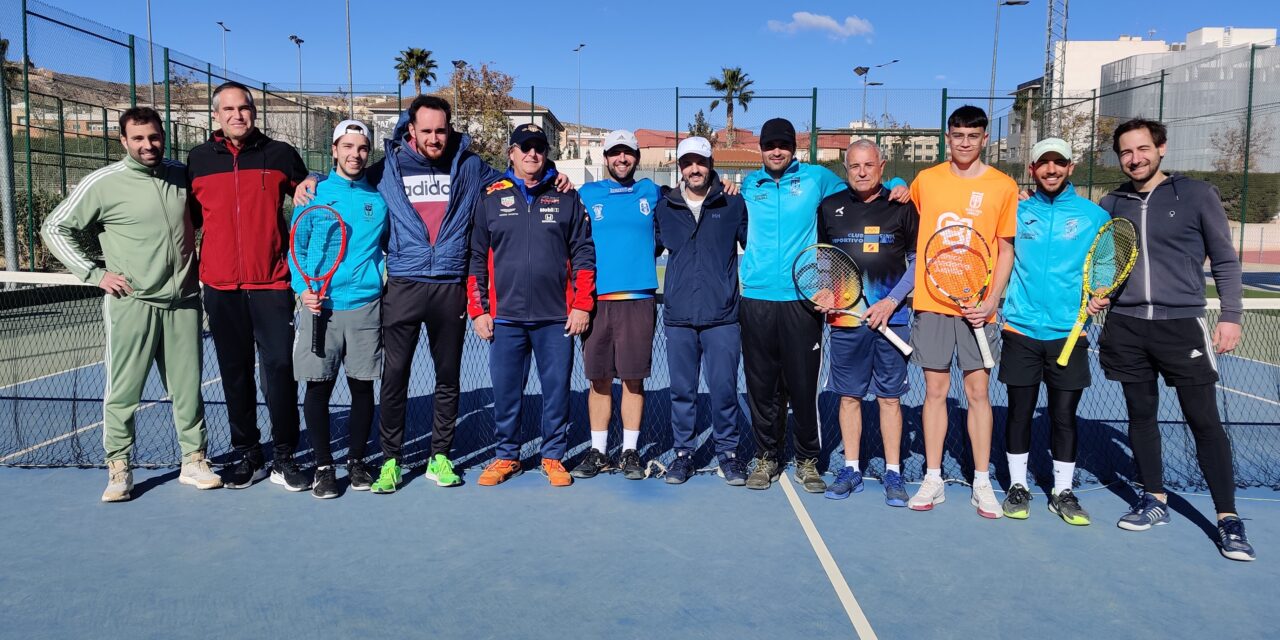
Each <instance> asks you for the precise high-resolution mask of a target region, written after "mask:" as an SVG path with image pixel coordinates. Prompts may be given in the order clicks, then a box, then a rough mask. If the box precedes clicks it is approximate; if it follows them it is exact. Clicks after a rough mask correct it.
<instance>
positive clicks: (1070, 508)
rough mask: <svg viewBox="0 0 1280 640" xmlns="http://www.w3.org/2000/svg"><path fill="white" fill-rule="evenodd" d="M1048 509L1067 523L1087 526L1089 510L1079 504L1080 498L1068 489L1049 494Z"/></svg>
mask: <svg viewBox="0 0 1280 640" xmlns="http://www.w3.org/2000/svg"><path fill="white" fill-rule="evenodd" d="M1049 510H1050V511H1052V512H1054V513H1055V514H1057V515H1058V517H1060V518H1062V520H1063V521H1064V522H1066V523H1067V524H1073V525H1075V526H1077V527H1084V526H1088V524H1089V512H1088V511H1085V510H1084V507H1081V506H1080V500H1079V499H1077V498H1076V494H1075V493H1073V492H1072V491H1071V490H1070V489H1063V490H1062V491H1059V492H1058V493H1057V494H1054V495H1050V496H1049Z"/></svg>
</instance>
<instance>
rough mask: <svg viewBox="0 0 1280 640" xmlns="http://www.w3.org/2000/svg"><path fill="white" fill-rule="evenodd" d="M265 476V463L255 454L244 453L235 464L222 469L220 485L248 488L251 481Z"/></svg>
mask: <svg viewBox="0 0 1280 640" xmlns="http://www.w3.org/2000/svg"><path fill="white" fill-rule="evenodd" d="M265 477H267V465H266V464H264V463H263V462H262V460H260V459H259V458H258V457H257V456H254V455H251V454H250V455H245V456H242V457H241V458H240V462H237V463H236V466H234V467H231V468H230V469H226V470H224V471H223V476H222V486H224V487H226V488H228V489H248V488H249V487H251V486H253V483H255V482H258V481H259V480H262V479H263V478H265Z"/></svg>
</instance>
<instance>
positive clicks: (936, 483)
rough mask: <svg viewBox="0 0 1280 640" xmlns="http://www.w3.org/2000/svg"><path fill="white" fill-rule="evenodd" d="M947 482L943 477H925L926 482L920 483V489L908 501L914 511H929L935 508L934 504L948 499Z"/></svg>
mask: <svg viewBox="0 0 1280 640" xmlns="http://www.w3.org/2000/svg"><path fill="white" fill-rule="evenodd" d="M946 488H947V483H945V482H943V481H942V478H932V477H929V476H925V477H924V482H921V483H920V490H919V491H917V492H916V494H915V495H914V496H911V499H910V500H908V501H907V506H908V507H911V510H912V511H929V510H931V509H933V505H935V504H942V503H943V502H946V500H947V492H946Z"/></svg>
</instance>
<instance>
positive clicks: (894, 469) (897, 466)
mask: <svg viewBox="0 0 1280 640" xmlns="http://www.w3.org/2000/svg"><path fill="white" fill-rule="evenodd" d="M884 470H885V471H886V472H888V471H892V472H894V473H902V465H900V464H887V463H886V464H885V465H884Z"/></svg>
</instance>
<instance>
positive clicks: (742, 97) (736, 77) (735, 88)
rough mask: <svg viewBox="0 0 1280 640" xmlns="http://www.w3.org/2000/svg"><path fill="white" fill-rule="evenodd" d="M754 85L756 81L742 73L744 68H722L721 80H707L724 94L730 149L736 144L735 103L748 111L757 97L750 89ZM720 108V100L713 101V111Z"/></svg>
mask: <svg viewBox="0 0 1280 640" xmlns="http://www.w3.org/2000/svg"><path fill="white" fill-rule="evenodd" d="M754 83H755V80H752V79H751V78H749V77H748V76H747V74H745V73H743V72H742V67H733V68H732V69H731V68H729V67H722V68H721V69H720V77H719V78H717V77H715V76H712V77H711V79H710V80H707V86H708V87H711V88H712V89H714V90H716V91H718V92H720V93H723V94H724V112H725V121H726V123H727V127H728V129H729V138H728V144H729V146H730V147H732V146H733V142H734V131H733V103H734V101H737V103H738V106H740V107H742V110H743V111H746V110H747V104H748V103H750V102H751V99H752V98H754V97H755V95H756V92H755V91H752V90H750V89H749V88H748V87H750V86H751V85H752V84H754ZM718 106H720V100H712V101H711V110H712V111H715V110H716V107H718Z"/></svg>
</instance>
